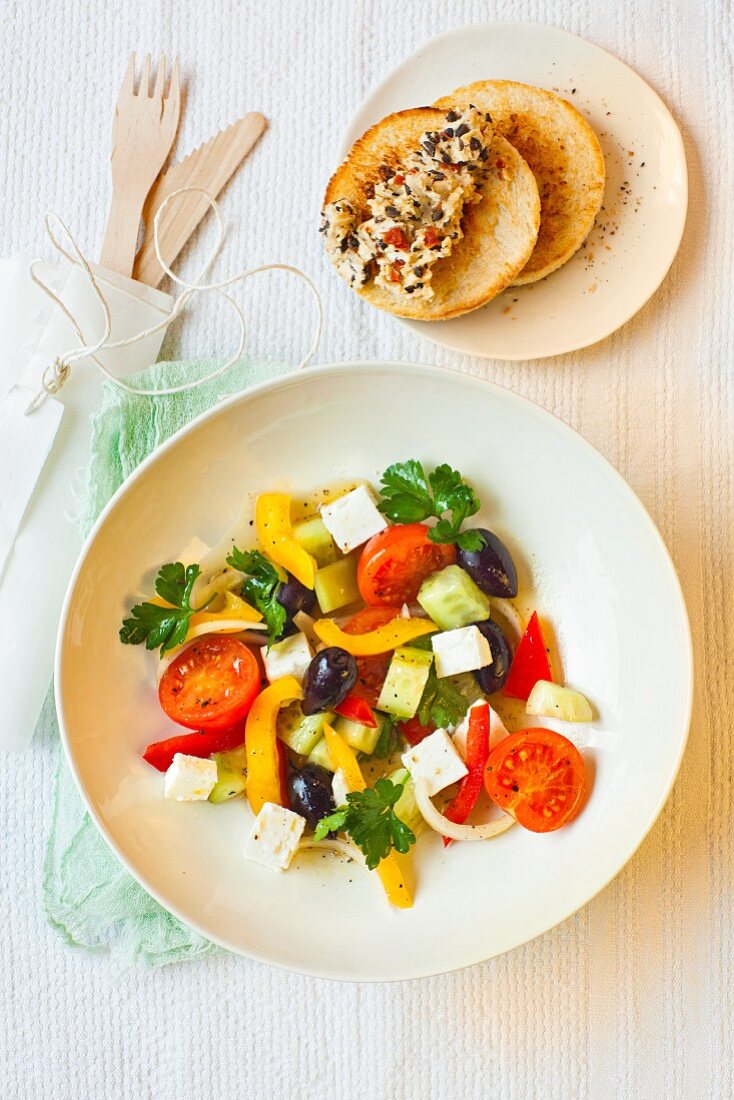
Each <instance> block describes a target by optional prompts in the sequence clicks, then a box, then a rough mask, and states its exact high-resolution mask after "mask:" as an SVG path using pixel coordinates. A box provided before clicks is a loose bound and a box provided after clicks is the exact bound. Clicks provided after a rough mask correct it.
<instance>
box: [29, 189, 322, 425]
mask: <svg viewBox="0 0 734 1100" xmlns="http://www.w3.org/2000/svg"><path fill="white" fill-rule="evenodd" d="M192 192H196V193H198V194H201V195H204V197H205V198H206V200H207V202H208V203H209V207H210V209H211V210H212V211H213V212H214V216H215V218H216V221H217V231H218V236H217V240H216V243H215V245H214V248H213V250H212V254H211V256H210V257H209V259H208V260H207V261H206V263H205V264H204V266H203V268H202V270H201V273H200V274H199V276H198V277H197V279H196V281H195V282H188V281H187V280H186V279H182V278H181V277H180V276H179V275H176V274H175V273H174V272H173V271H172V270H171V268H170V267H169V266H168V264H167V263H166V262H165V260H164V259H163V257H162V255H161V250H160V243H159V239H158V224H159V221H160V219H161V217H162V215H163V212H164V211H165V209H166V207H167V206H168V204H169V202H171V201H172V200H173V199H175V198H177V197H178V196H179V195H185V194H190V193H192ZM43 221H44V226H45V229H46V233H47V234H48V237H49V240H50V241H51V244H52V245H53V247H54V248H55V249H56V251H57V252H58V253H59V255H61V256H63V257H64V258H65V259H66V260H68V261H69V263H70V264H73V265H75V266H77V267H80V268H81V269H82V271H83V272H84V275H85V277H86V279H87V281H88V282H89V285H90V287H91V288H92V290H93V292H94V294H95V297H96V299H97V301H98V302H99V305H100V309H101V311H102V316H103V318H104V331H103V333H102V335H101V337H100V338H99V339H98V340H97V341H95V342H93V343H90V342H88V341H87V340H86V339H85V337H84V334H83V333H82V331H81V329H80V327H79V325H78V323H77V321H76V319H75V318H74V316H73V315H72V313H71V312H70V310H69V309H68V308H67V306H66V305H65V304H64V302H63V301H62V300H61V298H59V296H58V295H57V294H56V293H55V292H54V291H53V290H52V289H51V287H50V286H48V285H47V284H46V283H44V282H43V280H42V279H41V278H40V277H39V276H38V275H37V274H36V270H35V269H36V266H37V265H38V264H39V263H41V262H42V261H41V260H34V261H33V262H32V263H31V265H30V268H29V273H30V277H31V279H32V280H33V282H34V283H35V284H36V286H38V287H40V289H41V290H42V291H43V292H44V293H45V294H47V295H48V297H49V298H51V300H52V301H53V302H54V303H55V304H56V305H57V306H58V307H59V308H60V309H61V310H62V312H63V313H64V314H65V316H66V317H67V318H68V320H69V321H70V323H71V324H72V326H73V328H74V331H75V332H76V334H77V336H78V338H79V340H80V341H81V344H80V346H79V347H77V348H73V349H72V350H71V351H68V352H66V354H64V355H59V356H57V357H56V358H55V359H54V361H53V363H52V364H50V366H48V367H46V369H45V370H44V372H43V375H42V376H41V386H40V388H39V390H38V392H37V393H36V394H35V395H34V396H33V398H32V399H31V401H30V402H29V404H28V406H27V407H26V409H25V413H26V415H28V414H29V413H32V412H33V410H34V409H35V408H37V407H38V405H39V404H40V403H41V401H43V400H44V398H45V397H47V396H50V397H53V396H54V395H55V394H57V393H58V392H59V391H60V390H61V389H62V388H63V386H64V385H65V383H66V382H67V380H68V378H69V374H70V373H71V367H72V365H73V364H74V363H77V362H79V360H81V359H86V358H87V357H89V358H91V359H93V360H94V362H95V363H96V364H97V366H98V367H99V369H100V370H101V371H102V373H103V374H104V375H105V376H106V377H107V378H108V379H109V380H110V382H113V383H114V385H116V386H119V387H120V389H123V390H127V391H128V393H134V394H138V395H140V396H142V397H163V396H165V395H167V394H172V393H182V392H183V391H184V390H191V389H194V388H195V387H196V386H203V385H204V384H205V383H206V382H211V381H213V380H214V379H215V378H219V377H220V376H221V375H223V374H224V373H225V371H228V370H229V368H230V367H231V366H232V365H233V364H234V363H236V362H237V361H238V359H241V358H242V353H243V351H244V348H245V343H246V341H247V326H246V323H245V317H244V314H243V312H242V310H241V309H240V307H239V306H238V304H237V302H236V301H235V300H234V298H232V296H231V295H230V294H228V293H227V292H226V289H225V288H227V287H231V286H234V285H235V284H236V283H242V282H244V281H245V280H246V279H249V278H251V277H252V276H253V275H257V274H259V273H260V272H263V271H287V272H290V274H291V275H297V276H298V278H299V279H301V280H302V281H303V282H304V283H305V284H306V286H307V287H308V289H309V290H310V291H311V294H312V296H313V299H314V303H315V305H316V331H315V333H314V338H313V340H312V341H311V345H310V347H309V348H308V351H307V352H306V354H305V355H304V357H303V359H301V361H300V363H299V364H298V366H297V367H296V369H297V370H300V369H301V368H303V367H305V366H307V364H308V363H310V362H311V360H312V359H313V356H314V354H315V352H316V349H317V347H318V346H319V341H320V339H321V328H322V324H323V312H322V308H321V298H320V297H319V292H318V290H317V289H316V287H315V286H314V284H313V283H312V282H311V280H310V279H309V277H308V275H306V274H305V272H303V271H301V270H300V268H297V267H292V266H291V265H290V264H276V263H273V264H263V265H261V266H260V267H254V268H250V269H248V270H245V271H240V272H239V273H238V274H236V275H232V276H230V277H229V278H227V279H222V280H220V281H219V282H210V283H207V282H202V279H203V277H204V275H205V274H206V272H207V271H208V270H209V268H210V267H211V265H212V263H213V262H214V260H215V259H216V257H217V256H218V255H219V252H220V250H221V247H222V241H223V239H224V222H223V221H222V216H221V214H220V212H219V206H218V204H217V202H216V200H215V199H214V198H212V196H211V195H210V194H209V192H208V191H206V190H205V189H204V188H203V187H180V188H179V189H178V190H177V191H172V192H171V194H170V195H168V196H167V197H166V199H165V200H164V201H163V202H162V203H161V205H160V207H159V208H158V212H157V213H156V216H155V218H154V220H153V245H154V247H155V254H156V259H157V260H158V263H159V264H160V266H161V268H162V269H163V271H164V272H165V273H166V275H168V276H169V278H170V279H171V280H172V281H173V282H174V283H176V285H177V286H180V287H182V288H183V293H182V294H179V296H178V297H177V298H176V299H175V301H174V304H173V308H172V310H171V312H170V313H169V314H167V315H166V317H164V319H163V320H162V321H159V322H158V323H157V324H155V325H151V326H150V328H146V329H143V331H142V332H138V333H136V334H135V335H134V336H128V337H127V338H126V339H124V340H110V339H109V337H110V332H111V329H112V318H111V316H110V309H109V306H108V304H107V300H106V298H105V296H104V294H103V292H102V289H101V287H100V285H99V282H98V280H97V278H96V276H95V274H94V272H93V271H92V269H91V267H90V265H89V263H88V262H87V260H86V258H85V257H84V255H83V254H82V251H81V249H80V248H79V245H78V244H77V243H76V241H75V240H74V237H73V236H72V234H71V231H70V230H69V228H68V226H67V225H65V223H64V222H63V221H62V220H61V218H60V217H59V216H58V215H57V214H53V213H51V212H48V213H47V214H46V215H45V216H44V219H43ZM53 223H56V225H57V226H59V227H60V228H61V230H62V231H63V233H64V234H65V236H66V238H67V240H68V241H69V243H70V246H71V249H72V253H73V254H72V253H70V252H68V251H67V250H66V249H65V248H64V247H63V245H61V244H60V243H59V241H58V239H57V237H56V235H55V233H54V229H53V228H52V226H53ZM197 294H217V295H219V297H220V298H223V299H224V301H225V302H228V303H229V305H230V306H231V307H232V309H233V310H234V313H235V315H236V317H237V321H238V323H239V331H240V338H239V343H238V346H237V350H236V351H235V353H234V354H233V355H232V356H230V358H229V359H227V360H226V361H225V362H224V363H223V364H221V366H219V367H217V369H216V370H214V371H212V372H211V374H208V375H206V376H205V377H204V378H199V379H195V380H194V381H191V382H183V383H181V385H178V386H167V387H166V388H164V389H153V390H148V389H141V388H138V387H137V386H134V385H131V384H130V383H129V382H126V381H124V379H122V378H117V377H116V376H115V375H114V374H113V373H112V372H111V371H110V370H109V369H108V368H107V367H106V366H105V365H104V363H103V362H102V361H101V360H100V359H99V358H98V357H97V352H100V351H108V350H111V349H112V348H124V347H129V346H130V345H131V344H136V343H138V342H139V341H140V340H145V339H146V337H148V336H152V335H153V334H154V333H156V332H160V330H161V329H163V328H167V326H168V325H170V323H171V321H173V320H174V318H175V317H177V316H178V314H179V313H181V311H182V310H183V309H184V307H185V306H186V305H187V303H188V302H189V301H190V300H191V298H193V297H195V296H196V295H197Z"/></svg>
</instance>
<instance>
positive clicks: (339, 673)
mask: <svg viewBox="0 0 734 1100" xmlns="http://www.w3.org/2000/svg"><path fill="white" fill-rule="evenodd" d="M356 682H357V662H356V661H355V659H354V657H352V655H351V653H347V651H346V649H340V648H339V646H329V647H328V648H327V649H322V650H321V652H320V653H317V654H316V656H315V657H314V659H313V660H312V661H311V664H310V665H309V666H308V669H307V671H306V675H305V677H304V681H303V702H302V703H301V709H302V710H303V713H304V714H318V713H319V712H320V711H324V710H333V709H334V707H338V706H339V704H340V703H341V702H342V700H343V699H345V698H346V697H347V695H348V694H349V692H350V691H351V690H352V688H353V687H354V685H355V684H356Z"/></svg>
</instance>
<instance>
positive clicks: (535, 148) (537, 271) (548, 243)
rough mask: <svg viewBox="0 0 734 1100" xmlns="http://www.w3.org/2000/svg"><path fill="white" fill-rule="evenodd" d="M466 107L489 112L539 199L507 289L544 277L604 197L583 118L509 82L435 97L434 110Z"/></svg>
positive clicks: (595, 148) (600, 161) (566, 254)
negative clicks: (520, 264) (525, 254)
mask: <svg viewBox="0 0 734 1100" xmlns="http://www.w3.org/2000/svg"><path fill="white" fill-rule="evenodd" d="M469 103H473V104H474V106H475V107H477V108H479V110H482V111H489V113H490V114H491V116H492V121H493V122H494V125H495V130H496V132H497V133H500V134H502V136H503V137H505V138H506V139H507V140H508V141H509V142H510V143H511V144H512V145H513V146H514V147H515V149H517V151H518V152H519V153H520V155H521V156H522V157H523V158H524V160H525V161H527V163H528V164H529V166H530V168H531V169H532V171H533V174H534V176H535V179H536V182H537V184H538V191H539V194H540V232H539V233H538V240H537V243H536V245H535V249H534V251H533V254H532V256H531V257H530V259H529V261H528V263H527V264H526V266H525V268H524V269H523V271H522V272H521V274H520V275H519V276H518V277H517V278H516V279H515V280H514V282H515V285H521V284H523V283H533V282H536V281H537V280H538V279H542V278H544V277H545V276H546V275H549V274H550V273H551V271H555V270H556V269H557V268H559V267H561V266H562V264H564V263H566V261H567V260H569V259H570V258H571V256H573V254H574V252H576V251H577V250H578V249H579V248H580V246H581V245H582V244H583V242H584V241H585V240H586V237H587V236H588V234H589V231H590V230H591V227H592V226H593V224H594V219H595V218H596V215H597V214H598V212H599V208H600V207H601V204H602V200H603V198H604V182H605V167H604V157H603V154H602V151H601V147H600V145H599V141H598V138H597V136H596V134H595V133H594V131H593V129H592V128H591V126H590V125H589V123H588V122H587V121H586V119H585V118H584V117H583V116H582V115H581V114H579V112H578V111H577V110H576V108H575V107H572V106H571V104H570V103H567V102H566V100H565V99H561V98H560V96H557V95H554V94H553V92H548V91H545V90H544V89H543V88H534V87H531V86H530V85H528V84H518V83H516V82H514V81H511V80H480V81H477V82H476V83H474V84H467V85H466V86H464V87H463V88H457V89H456V90H455V91H453V92H451V93H450V94H449V95H446V96H443V97H442V98H441V99H439V100H437V102H436V104H435V106H436V107H439V108H441V109H442V110H449V109H450V108H452V107H456V108H463V107H465V106H467V105H468V104H469Z"/></svg>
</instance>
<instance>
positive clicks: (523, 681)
mask: <svg viewBox="0 0 734 1100" xmlns="http://www.w3.org/2000/svg"><path fill="white" fill-rule="evenodd" d="M552 679H553V677H552V675H551V669H550V664H549V662H548V653H547V651H546V648H545V641H544V640H543V632H542V631H541V629H540V621H539V619H538V613H537V611H534V612H533V614H532V617H531V619H530V622H529V623H528V628H527V630H526V631H525V633H524V634H523V636H522V638H521V639H520V644H519V645H518V647H517V650H516V651H515V658H514V660H513V662H512V664H511V665H510V674H509V676H508V677H507V680H506V682H505V686H504V694H505V695H509V696H510V697H511V698H513V699H523V700H525V701H526V702H527V698H528V696H529V695H530V692H531V691H532V690H533V688H534V687H535V685H536V684H537V682H538V680H552Z"/></svg>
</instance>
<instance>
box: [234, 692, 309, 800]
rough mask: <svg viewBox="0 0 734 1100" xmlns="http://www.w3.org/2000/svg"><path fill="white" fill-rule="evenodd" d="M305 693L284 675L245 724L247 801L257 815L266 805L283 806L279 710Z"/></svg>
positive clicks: (258, 701) (260, 698) (261, 698)
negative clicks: (278, 737)
mask: <svg viewBox="0 0 734 1100" xmlns="http://www.w3.org/2000/svg"><path fill="white" fill-rule="evenodd" d="M302 697H303V692H302V691H301V686H300V684H299V683H298V680H296V678H295V677H294V676H282V677H281V678H280V679H279V680H276V681H275V682H274V683H272V684H271V685H270V687H266V688H265V690H264V691H261V692H260V694H259V695H258V697H257V699H256V700H255V702H254V703H253V704H252V707H251V708H250V713H249V714H248V715H247V722H246V724H245V749H246V752H247V787H246V790H247V801H248V802H249V803H250V807H251V809H252V812H253V813H254V814H258V813H260V810H261V809H262V808H263V806H264V805H265V803H266V802H274V803H275V804H276V806H281V805H282V804H283V799H282V793H281V789H280V759H279V756H278V743H277V736H276V722H277V720H278V711H279V710H280V708H281V707H284V706H285V705H286V703H292V702H294V701H295V700H296V699H301V698H302Z"/></svg>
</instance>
